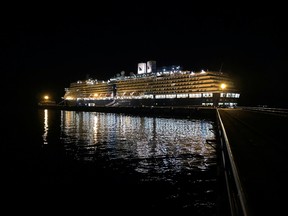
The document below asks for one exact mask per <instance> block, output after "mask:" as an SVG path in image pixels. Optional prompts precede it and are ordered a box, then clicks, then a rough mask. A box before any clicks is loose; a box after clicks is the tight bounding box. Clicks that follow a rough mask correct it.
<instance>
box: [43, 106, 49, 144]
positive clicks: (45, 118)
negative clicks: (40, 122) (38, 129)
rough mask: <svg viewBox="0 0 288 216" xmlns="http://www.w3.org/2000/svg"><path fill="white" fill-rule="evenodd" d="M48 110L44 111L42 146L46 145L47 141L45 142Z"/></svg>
mask: <svg viewBox="0 0 288 216" xmlns="http://www.w3.org/2000/svg"><path fill="white" fill-rule="evenodd" d="M48 129H49V127H48V110H47V109H45V110H44V133H43V135H42V137H43V144H44V145H45V144H48V140H47V137H48Z"/></svg>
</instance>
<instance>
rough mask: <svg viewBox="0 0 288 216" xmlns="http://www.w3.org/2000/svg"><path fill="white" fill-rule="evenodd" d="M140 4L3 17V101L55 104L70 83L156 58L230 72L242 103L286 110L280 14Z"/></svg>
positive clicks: (104, 77) (274, 10)
mask: <svg viewBox="0 0 288 216" xmlns="http://www.w3.org/2000/svg"><path fill="white" fill-rule="evenodd" d="M148 6H149V5H148ZM143 7H145V5H141V7H140V6H137V7H135V8H131V9H127V8H126V9H125V10H122V9H119V10H118V11H115V8H116V9H117V7H115V8H114V10H110V9H109V7H105V8H101V7H99V6H98V7H96V8H92V9H91V8H90V9H89V10H88V9H87V10H86V11H85V10H82V11H81V12H79V11H77V10H74V11H70V12H67V11H69V10H65V11H62V10H59V11H50V10H48V9H47V8H45V9H43V8H42V9H38V10H29V11H27V10H18V11H13V10H12V11H11V13H10V12H9V13H7V15H5V18H3V19H1V27H2V31H1V52H0V57H1V61H2V63H1V72H2V76H3V75H4V78H6V79H4V81H5V82H4V83H5V85H6V84H7V85H9V87H5V85H4V86H3V84H2V87H1V88H3V89H6V91H7V88H12V89H10V90H9V91H11V90H12V92H13V96H14V97H13V99H11V98H9V99H8V101H9V100H11V101H9V103H10V102H12V101H15V99H16V98H17V100H18V101H20V102H21V103H23V104H25V103H27V102H28V105H32V104H37V101H38V99H39V98H40V97H41V96H42V95H43V94H44V93H48V94H50V95H51V96H52V97H53V98H54V99H55V100H56V101H57V102H60V101H61V97H62V96H63V95H64V93H65V92H64V88H66V87H69V84H70V82H75V81H77V80H80V79H85V78H86V77H87V76H90V77H91V78H95V79H98V80H107V79H109V78H111V77H113V76H115V75H116V74H117V73H120V72H121V71H125V72H126V74H127V75H128V74H129V73H130V72H137V71H136V70H137V64H138V63H139V62H146V61H148V60H155V61H156V63H157V66H166V65H180V66H182V67H183V69H186V70H193V71H198V70H201V69H204V70H211V71H219V70H221V71H223V72H227V73H229V74H231V76H233V77H234V79H235V81H236V84H237V86H238V87H239V88H240V89H241V92H242V94H241V98H240V104H239V105H241V106H255V105H259V104H265V105H268V106H270V107H288V97H287V90H286V88H285V87H286V85H287V84H286V83H287V81H286V78H285V77H286V74H287V66H286V64H285V63H286V62H287V59H288V58H287V48H286V47H285V42H286V40H287V38H286V35H285V32H286V30H285V28H286V26H287V23H286V20H285V13H284V12H283V10H280V9H278V8H271V10H270V11H268V10H261V9H259V8H258V9H257V11H255V10H252V9H251V10H249V11H245V10H244V11H243V10H238V11H231V10H226V9H222V10H220V11H219V10H216V9H215V11H214V12H213V13H211V12H210V11H211V10H210V11H207V10H206V9H205V8H201V10H199V9H197V8H194V7H192V8H188V9H187V8H186V9H187V10H185V11H181V10H180V9H179V8H173V6H172V7H171V8H169V9H163V10H161V8H157V9H155V10H150V9H149V7H148V8H144V10H143ZM235 7H236V6H235ZM183 8H185V7H183ZM183 8H182V9H183ZM236 8H237V7H236ZM279 8H281V7H280V6H279ZM140 9H141V10H140ZM12 83H13V84H12ZM9 103H7V104H9Z"/></svg>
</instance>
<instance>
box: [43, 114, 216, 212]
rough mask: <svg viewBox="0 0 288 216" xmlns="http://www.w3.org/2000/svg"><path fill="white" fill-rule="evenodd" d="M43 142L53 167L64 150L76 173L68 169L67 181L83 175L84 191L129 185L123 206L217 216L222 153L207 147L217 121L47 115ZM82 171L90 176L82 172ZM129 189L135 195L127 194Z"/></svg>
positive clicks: (69, 166)
mask: <svg viewBox="0 0 288 216" xmlns="http://www.w3.org/2000/svg"><path fill="white" fill-rule="evenodd" d="M50 112H51V115H50ZM48 113H49V115H50V116H49V119H48ZM42 119H43V117H42ZM48 120H49V121H48ZM59 123H60V127H59ZM48 126H49V130H48ZM59 130H60V131H59ZM57 131H59V132H60V133H59V132H57ZM42 137H43V142H44V144H47V145H43V150H44V151H47V157H49V158H50V157H51V159H50V160H48V162H47V163H49V161H52V162H54V163H55V157H56V156H57V152H58V156H59V151H58V150H59V149H63V152H64V154H65V157H67V159H68V165H67V167H68V168H67V170H72V171H71V173H69V171H67V170H66V172H68V174H67V177H65V174H63V180H62V181H64V182H66V183H67V184H68V182H71V177H70V175H71V176H72V175H73V173H78V172H79V173H82V174H79V176H78V181H81V180H83V182H84V183H83V182H82V184H80V185H81V186H83V185H86V184H87V183H86V181H87V182H89V180H90V182H93V183H92V185H91V186H89V190H91V188H94V186H93V184H96V183H94V182H98V183H97V185H98V186H99V185H101V184H102V186H103V187H106V188H107V185H109V186H108V188H112V189H110V191H114V190H115V191H118V190H120V189H118V186H117V185H119V187H120V188H121V184H124V185H122V187H123V192H124V193H126V194H127V196H126V198H127V197H131V198H127V200H128V201H127V200H126V199H125V198H124V197H121V198H120V201H119V199H118V198H115V199H116V200H117V202H120V203H126V202H128V203H131V205H134V206H135V205H137V206H139V208H144V206H145V209H147V208H148V209H149V208H151V209H157V208H158V209H161V210H162V211H163V209H174V210H175V209H177V210H183V209H189V210H188V212H189V213H194V214H193V215H196V214H197V215H215V212H216V198H217V196H216V188H217V183H216V182H217V181H216V179H217V166H216V150H215V146H214V144H215V143H213V142H212V143H213V144H212V145H211V144H208V143H207V140H209V143H211V142H210V141H211V140H215V138H216V137H215V134H214V122H213V121H210V120H204V119H203V120H199V119H197V120H196V119H194V120H193V119H172V118H171V119H170V118H155V117H154V118H153V117H137V116H129V115H122V114H114V113H97V112H76V111H53V110H48V111H47V110H45V111H44V132H43V136H42ZM47 140H48V141H49V143H48V141H47ZM59 140H60V142H59ZM55 151H56V153H55ZM61 152H62V150H61ZM54 153H55V154H56V155H54ZM60 155H62V154H60ZM63 157H64V156H63ZM59 161H62V158H61V159H59ZM63 161H65V162H66V161H67V160H66V158H65V159H63ZM70 163H71V164H72V165H71V164H70ZM75 164H77V165H79V166H77V165H76V166H74V165H75ZM62 166H64V165H62ZM60 167H61V166H60ZM64 167H65V166H64ZM71 167H72V169H71ZM79 167H80V169H81V170H82V169H84V170H85V173H83V172H80V171H79V170H77V168H79ZM87 167H88V168H87ZM53 168H55V167H54V166H53ZM60 169H61V168H60ZM75 169H76V171H74V170H75ZM52 170H54V169H52ZM85 176H89V177H88V178H85ZM106 176H108V178H106ZM66 179H67V181H65V180H66ZM73 179H74V181H75V176H74V178H73ZM102 179H103V181H102ZM119 182H124V183H119ZM103 184H104V185H103ZM127 184H128V185H129V186H128V188H132V189H131V190H130V191H129V190H126V189H125V188H127ZM88 185H89V184H88ZM105 185H106V186H105ZM113 185H116V186H114V187H113ZM120 191H121V192H122V190H120ZM134 191H135V192H134ZM97 193H99V191H97ZM104 194H105V195H106V193H104ZM116 194H119V193H116ZM114 196H115V194H114ZM116 197H117V196H116ZM145 197H149V198H147V199H146V198H145ZM110 199H111V197H109V200H110ZM121 199H122V200H121ZM140 200H141V201H140ZM121 201H122V202H121ZM132 203H133V204H132ZM178 212H179V211H178ZM195 213H196V214H195Z"/></svg>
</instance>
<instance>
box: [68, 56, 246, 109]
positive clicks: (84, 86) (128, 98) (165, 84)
mask: <svg viewBox="0 0 288 216" xmlns="http://www.w3.org/2000/svg"><path fill="white" fill-rule="evenodd" d="M65 91H66V93H65V95H64V101H65V104H67V105H78V106H229V107H232V106H237V101H238V99H239V97H240V92H239V90H238V89H237V88H236V86H235V85H234V82H233V81H232V79H231V77H230V76H229V75H228V74H226V73H223V72H216V71H204V70H202V71H198V72H194V71H188V70H182V68H181V67H180V66H174V65H172V66H169V67H161V68H156V62H155V61H148V62H147V63H139V64H138V71H137V74H134V73H130V74H129V75H128V76H127V75H125V73H124V72H121V74H118V75H117V76H115V77H113V78H111V79H110V80H107V81H98V80H94V79H87V80H82V81H77V82H75V83H71V84H70V87H69V88H67V89H65Z"/></svg>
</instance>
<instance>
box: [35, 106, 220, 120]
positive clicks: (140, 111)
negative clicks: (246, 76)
mask: <svg viewBox="0 0 288 216" xmlns="http://www.w3.org/2000/svg"><path fill="white" fill-rule="evenodd" d="M38 109H52V110H66V111H84V112H104V113H123V114H130V115H138V116H153V117H181V118H201V119H203V118H208V119H213V120H214V119H216V108H215V107H201V106H197V107H194V106H193V107H192V106H190V107H187V106H186V107H185V106H183V107H180V106H179V107H178V106H169V107H168V106H167V107H164V106H161V107H160V106H144V107H136V106H134V107H132V106H130V107H128V106H118V107H112V106H63V105H38Z"/></svg>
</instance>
